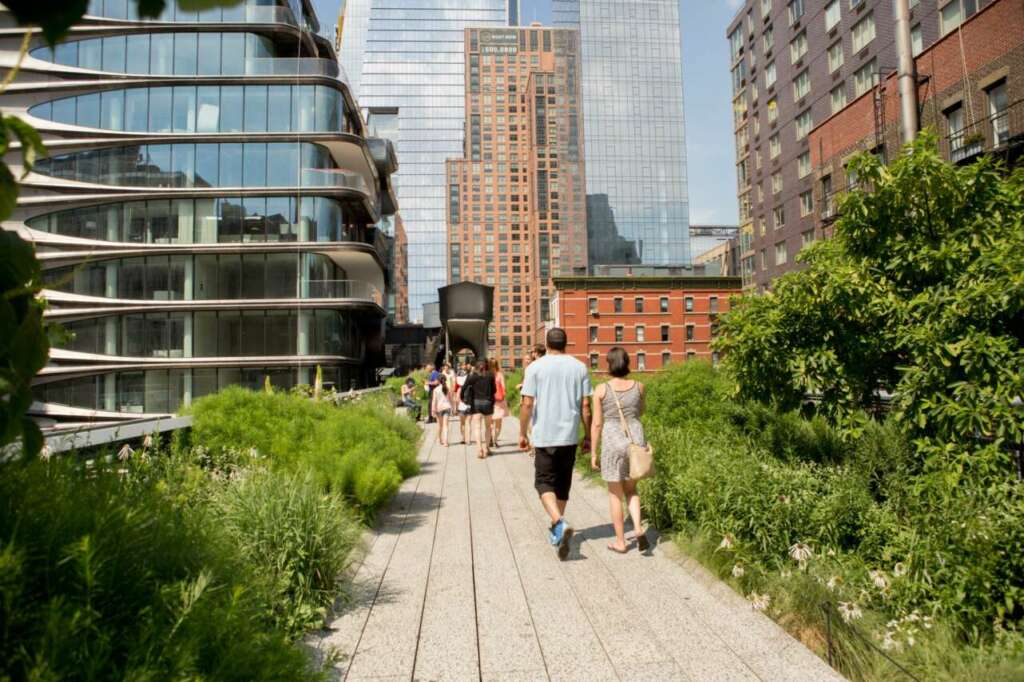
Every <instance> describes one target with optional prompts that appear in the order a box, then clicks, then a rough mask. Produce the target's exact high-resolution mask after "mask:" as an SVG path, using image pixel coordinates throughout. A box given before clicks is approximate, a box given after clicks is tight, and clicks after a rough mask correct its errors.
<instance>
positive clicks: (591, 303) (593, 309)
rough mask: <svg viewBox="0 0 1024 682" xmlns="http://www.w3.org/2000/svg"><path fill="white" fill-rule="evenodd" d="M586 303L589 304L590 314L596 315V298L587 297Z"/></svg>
mask: <svg viewBox="0 0 1024 682" xmlns="http://www.w3.org/2000/svg"><path fill="white" fill-rule="evenodd" d="M587 305H589V306H590V314H591V315H596V314H597V299H596V298H590V299H587Z"/></svg>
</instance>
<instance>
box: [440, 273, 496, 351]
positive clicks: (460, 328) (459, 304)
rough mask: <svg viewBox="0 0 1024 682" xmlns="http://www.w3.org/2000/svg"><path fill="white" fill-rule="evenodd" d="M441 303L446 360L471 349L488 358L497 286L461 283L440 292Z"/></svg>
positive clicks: (441, 289)
mask: <svg viewBox="0 0 1024 682" xmlns="http://www.w3.org/2000/svg"><path fill="white" fill-rule="evenodd" d="M437 293H438V296H439V299H440V303H441V339H442V343H444V349H443V355H444V357H445V359H448V358H450V357H452V356H454V355H455V354H456V353H458V352H459V351H461V350H467V349H468V350H471V351H473V354H474V355H476V357H477V359H478V360H482V359H485V358H486V357H487V332H488V329H489V328H490V326H491V320H492V319H493V318H494V287H489V286H485V285H483V284H476V283H475V282H459V283H458V284H452V285H449V286H446V287H441V288H440V289H438V290H437Z"/></svg>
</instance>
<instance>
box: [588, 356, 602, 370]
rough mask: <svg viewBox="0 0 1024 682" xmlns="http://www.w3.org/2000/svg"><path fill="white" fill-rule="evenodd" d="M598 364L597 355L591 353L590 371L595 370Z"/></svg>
mask: <svg viewBox="0 0 1024 682" xmlns="http://www.w3.org/2000/svg"><path fill="white" fill-rule="evenodd" d="M598 362H600V358H599V356H598V355H597V353H591V354H590V369H597V365H598Z"/></svg>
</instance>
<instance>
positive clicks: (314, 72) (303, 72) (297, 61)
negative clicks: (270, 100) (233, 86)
mask: <svg viewBox="0 0 1024 682" xmlns="http://www.w3.org/2000/svg"><path fill="white" fill-rule="evenodd" d="M339 73H340V71H339V70H338V63H337V62H335V61H332V60H330V59H317V58H315V57H281V58H278V57H274V58H269V57H268V58H261V59H246V60H245V75H247V76H328V77H330V78H337V77H338V75H339Z"/></svg>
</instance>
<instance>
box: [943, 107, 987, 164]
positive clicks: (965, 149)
mask: <svg viewBox="0 0 1024 682" xmlns="http://www.w3.org/2000/svg"><path fill="white" fill-rule="evenodd" d="M945 113H946V125H947V126H948V128H949V131H948V132H949V149H950V155H951V157H952V160H953V161H959V160H961V159H965V158H967V157H969V156H973V155H974V154H977V153H978V152H980V151H981V143H980V142H975V141H971V142H968V135H967V125H966V122H965V121H964V107H963V104H962V103H960V104H956V105H954V106H952V107H951V108H949V109H947V110H946V112H945Z"/></svg>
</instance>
